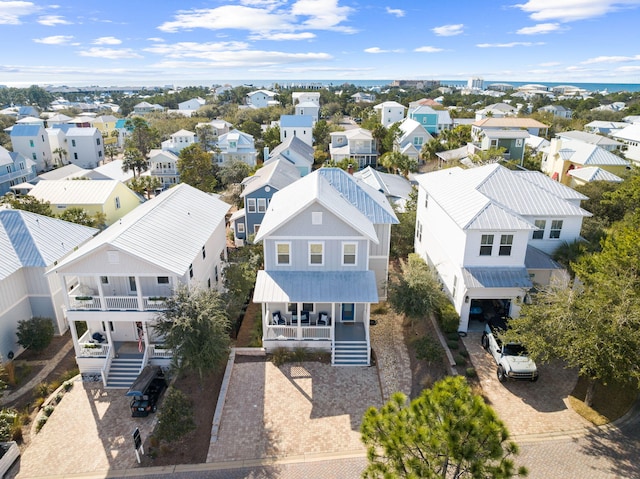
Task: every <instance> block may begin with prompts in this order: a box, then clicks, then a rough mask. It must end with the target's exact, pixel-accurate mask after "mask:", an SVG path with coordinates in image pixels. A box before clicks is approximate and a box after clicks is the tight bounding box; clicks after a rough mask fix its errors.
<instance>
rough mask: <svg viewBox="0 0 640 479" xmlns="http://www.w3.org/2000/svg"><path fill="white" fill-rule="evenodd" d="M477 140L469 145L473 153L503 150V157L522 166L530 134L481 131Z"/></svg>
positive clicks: (519, 131)
mask: <svg viewBox="0 0 640 479" xmlns="http://www.w3.org/2000/svg"><path fill="white" fill-rule="evenodd" d="M475 138H476V140H475V141H474V142H473V143H471V144H469V147H470V148H471V149H472V150H473V153H477V152H479V151H488V150H491V149H500V148H502V149H503V150H504V152H503V153H502V157H503V158H504V159H505V160H511V161H515V162H517V163H519V164H520V165H522V162H523V160H524V152H525V144H526V143H525V141H526V139H527V138H529V133H527V132H526V131H525V130H517V129H515V130H496V129H493V128H490V129H487V130H480V131H479V132H478V133H477V135H476V136H475Z"/></svg>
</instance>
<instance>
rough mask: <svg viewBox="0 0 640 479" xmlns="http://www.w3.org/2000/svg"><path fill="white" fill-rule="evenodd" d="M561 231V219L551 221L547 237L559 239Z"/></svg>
mask: <svg viewBox="0 0 640 479" xmlns="http://www.w3.org/2000/svg"><path fill="white" fill-rule="evenodd" d="M561 231H562V220H553V221H551V229H550V230H549V238H551V239H559V238H560V232H561Z"/></svg>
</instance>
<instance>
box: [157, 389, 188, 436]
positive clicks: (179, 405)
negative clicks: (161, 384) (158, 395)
mask: <svg viewBox="0 0 640 479" xmlns="http://www.w3.org/2000/svg"><path fill="white" fill-rule="evenodd" d="M195 427H196V423H195V422H194V420H193V408H192V406H191V401H189V398H187V396H185V394H184V393H183V392H182V391H180V390H179V389H176V388H174V387H173V386H171V387H169V389H168V390H167V392H166V395H165V398H164V402H163V403H162V408H161V409H160V415H159V417H158V427H157V428H156V431H155V435H156V436H157V437H158V439H161V440H165V441H169V442H171V441H176V440H178V439H180V438H181V437H182V436H184V435H185V434H186V433H188V432H189V431H191V430H193V429H195Z"/></svg>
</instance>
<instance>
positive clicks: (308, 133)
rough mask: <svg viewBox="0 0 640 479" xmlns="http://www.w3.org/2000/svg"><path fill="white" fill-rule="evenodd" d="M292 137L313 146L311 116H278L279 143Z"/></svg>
mask: <svg viewBox="0 0 640 479" xmlns="http://www.w3.org/2000/svg"><path fill="white" fill-rule="evenodd" d="M292 136H295V137H298V138H300V139H301V140H302V141H304V142H305V143H306V144H307V145H309V146H313V117H312V116H311V115H280V142H285V141H287V140H288V139H289V138H291V137H292Z"/></svg>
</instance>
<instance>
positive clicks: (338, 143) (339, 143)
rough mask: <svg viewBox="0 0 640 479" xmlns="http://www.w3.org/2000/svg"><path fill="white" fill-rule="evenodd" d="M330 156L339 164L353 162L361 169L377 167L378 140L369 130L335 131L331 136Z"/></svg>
mask: <svg viewBox="0 0 640 479" xmlns="http://www.w3.org/2000/svg"><path fill="white" fill-rule="evenodd" d="M329 136H330V138H331V143H329V155H331V160H332V161H334V162H336V163H338V162H340V161H342V160H345V159H348V160H353V162H354V163H355V164H357V165H358V167H359V168H364V167H366V166H369V165H371V166H376V164H377V161H378V148H377V146H376V140H375V139H374V138H373V136H372V135H371V132H370V131H369V130H365V129H364V128H354V129H352V130H346V131H333V132H331V133H330V134H329Z"/></svg>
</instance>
